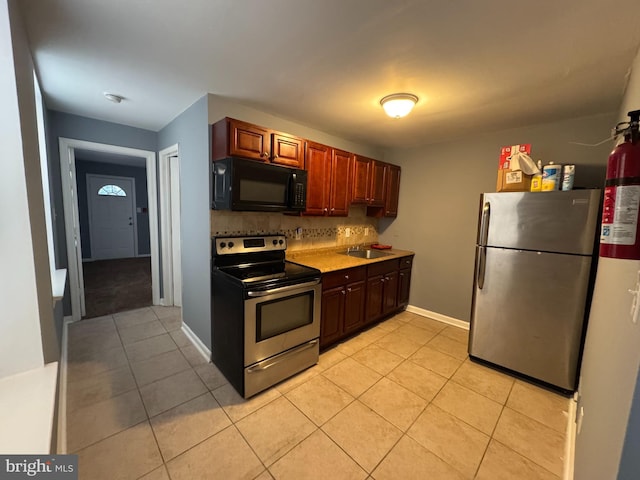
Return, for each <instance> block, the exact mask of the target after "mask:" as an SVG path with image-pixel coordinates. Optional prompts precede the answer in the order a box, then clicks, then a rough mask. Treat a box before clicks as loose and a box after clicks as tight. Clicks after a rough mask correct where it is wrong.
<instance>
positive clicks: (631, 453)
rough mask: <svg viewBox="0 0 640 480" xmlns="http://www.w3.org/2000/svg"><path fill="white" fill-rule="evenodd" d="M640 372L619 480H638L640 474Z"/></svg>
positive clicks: (639, 373) (639, 372)
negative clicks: (639, 454) (639, 455)
mask: <svg viewBox="0 0 640 480" xmlns="http://www.w3.org/2000/svg"><path fill="white" fill-rule="evenodd" d="M639 452H640V370H639V371H638V378H637V379H636V390H635V393H634V400H633V405H632V407H631V414H630V415H629V423H628V424H627V435H626V437H625V441H624V448H623V450H622V459H621V461H620V470H619V471H618V479H619V480H637V478H638V476H640V475H639V472H640V457H638V453H639Z"/></svg>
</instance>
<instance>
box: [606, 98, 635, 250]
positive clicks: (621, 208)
mask: <svg viewBox="0 0 640 480" xmlns="http://www.w3.org/2000/svg"><path fill="white" fill-rule="evenodd" d="M628 115H629V117H630V118H631V121H630V122H629V123H628V124H627V123H626V122H625V123H622V124H618V125H617V126H616V133H624V142H622V143H621V144H620V145H618V146H617V147H616V148H614V149H613V151H612V152H611V155H609V163H608V164H607V180H606V182H605V187H604V203H603V206H602V226H601V230H600V256H601V257H610V258H622V259H631V260H640V228H638V220H639V218H638V211H639V210H640V133H639V130H638V129H639V123H640V110H634V111H633V112H629V113H628Z"/></svg>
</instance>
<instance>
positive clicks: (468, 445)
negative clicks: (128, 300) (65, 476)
mask: <svg viewBox="0 0 640 480" xmlns="http://www.w3.org/2000/svg"><path fill="white" fill-rule="evenodd" d="M180 326H181V321H180V311H179V310H178V309H175V308H163V307H150V308H144V309H139V310H134V311H131V312H124V313H118V314H115V315H113V316H106V317H100V318H96V319H91V320H84V321H82V322H78V323H75V324H72V325H71V326H70V327H69V336H68V338H69V344H68V358H69V365H68V383H67V395H68V400H67V408H68V411H67V445H68V451H69V452H74V453H77V454H78V455H79V463H80V466H79V471H80V478H81V479H83V480H84V479H91V480H99V479H128V478H130V479H138V478H140V479H145V480H152V479H153V480H161V479H173V480H182V479H188V480H195V479H224V480H234V479H259V480H267V479H272V478H275V479H278V480H279V479H293V480H301V479H302V480H306V479H328V478H331V479H343V478H344V479H366V478H371V479H376V480H383V479H403V480H405V479H426V478H428V479H434V480H441V479H442V480H447V479H478V480H488V479H490V480H500V479H505V480H506V479H509V480H510V479H515V478H517V479H519V480H526V479H536V480H541V479H558V478H560V477H561V476H562V470H563V454H564V437H565V427H566V424H567V410H568V405H569V401H568V399H566V398H564V397H562V396H559V395H556V394H554V393H551V392H549V391H547V390H544V389H541V388H538V387H536V386H533V385H531V384H529V383H525V382H523V381H520V380H516V379H514V378H512V377H510V376H507V375H504V374H502V373H499V372H497V371H495V370H492V369H489V368H486V367H484V366H480V365H478V364H476V363H473V362H471V361H470V360H469V359H468V357H467V349H466V343H467V332H466V331H465V330H462V329H459V328H456V327H452V326H448V325H445V324H444V323H440V322H437V321H435V320H431V319H428V318H424V317H421V316H417V315H414V314H412V313H408V312H402V313H400V314H398V315H396V316H394V317H393V318H391V319H389V320H386V321H385V322H382V323H381V324H379V325H377V326H375V327H373V328H371V329H369V330H367V331H366V332H363V333H361V334H359V335H358V336H356V337H353V338H351V339H349V340H347V341H345V342H344V343H342V344H340V345H338V346H336V347H335V348H332V349H331V350H329V351H327V352H325V353H323V354H322V355H321V356H320V362H319V363H318V365H316V366H314V367H312V368H310V369H308V370H306V371H305V372H302V373H301V374H299V375H297V376H295V377H293V378H291V379H289V380H287V381H285V382H283V383H281V384H279V385H277V386H275V387H273V388H271V389H269V390H267V391H266V392H264V393H262V394H260V395H257V396H255V397H253V398H252V399H250V400H248V401H245V400H243V399H242V398H241V397H240V396H239V395H238V394H237V393H236V392H235V390H234V389H233V388H232V387H231V386H230V385H229V384H228V383H227V381H226V380H225V378H224V377H223V376H222V375H221V374H220V372H219V371H218V370H217V369H216V368H215V366H213V365H212V364H210V363H207V361H206V359H205V358H203V357H202V356H201V355H200V354H199V353H198V351H197V350H196V348H195V347H194V346H193V345H192V344H191V343H190V342H189V340H188V339H187V337H186V336H185V335H184V333H183V332H182V331H181V330H180Z"/></svg>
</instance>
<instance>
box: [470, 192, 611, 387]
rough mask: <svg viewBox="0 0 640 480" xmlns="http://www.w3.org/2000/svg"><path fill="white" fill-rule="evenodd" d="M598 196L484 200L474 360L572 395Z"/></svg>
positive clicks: (505, 196) (473, 331)
mask: <svg viewBox="0 0 640 480" xmlns="http://www.w3.org/2000/svg"><path fill="white" fill-rule="evenodd" d="M600 197H601V190H574V191H569V192H560V191H558V192H536V193H529V192H513V193H485V194H482V195H481V197H480V214H479V217H480V218H479V225H478V242H477V246H476V263H475V278H474V289H473V302H472V307H471V329H470V335H469V355H470V356H471V357H475V358H478V359H481V360H484V361H487V362H490V363H492V364H495V365H499V366H501V367H505V368H508V369H510V370H513V371H515V372H518V373H521V374H524V375H527V376H529V377H533V378H535V379H538V380H541V381H543V382H546V383H548V384H551V385H554V386H556V387H559V388H561V389H564V390H575V387H576V384H577V378H576V376H577V370H578V361H579V358H580V352H581V348H582V342H583V330H584V327H585V320H586V316H587V314H588V312H587V311H586V309H587V306H588V302H589V298H590V289H591V287H592V279H593V274H594V273H595V272H594V261H595V259H596V258H597V257H595V256H594V247H595V240H596V228H597V226H598V223H599V207H600Z"/></svg>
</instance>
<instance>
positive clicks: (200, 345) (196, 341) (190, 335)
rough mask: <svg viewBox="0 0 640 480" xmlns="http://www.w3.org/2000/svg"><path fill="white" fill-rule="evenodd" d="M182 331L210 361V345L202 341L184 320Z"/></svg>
mask: <svg viewBox="0 0 640 480" xmlns="http://www.w3.org/2000/svg"><path fill="white" fill-rule="evenodd" d="M182 331H183V332H184V334H185V335H186V336H187V338H188V339H189V341H190V342H191V343H192V344H193V346H194V347H196V348H197V349H198V352H200V354H201V355H202V356H203V357H204V358H205V359H206V360H207V362H210V361H211V350H209V347H207V346H206V345H205V344H204V343H202V340H200V339H199V338H198V336H197V335H196V334H195V333H193V330H191V329H190V328H189V326H188V325H187V324H186V323H184V321H183V322H182Z"/></svg>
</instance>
